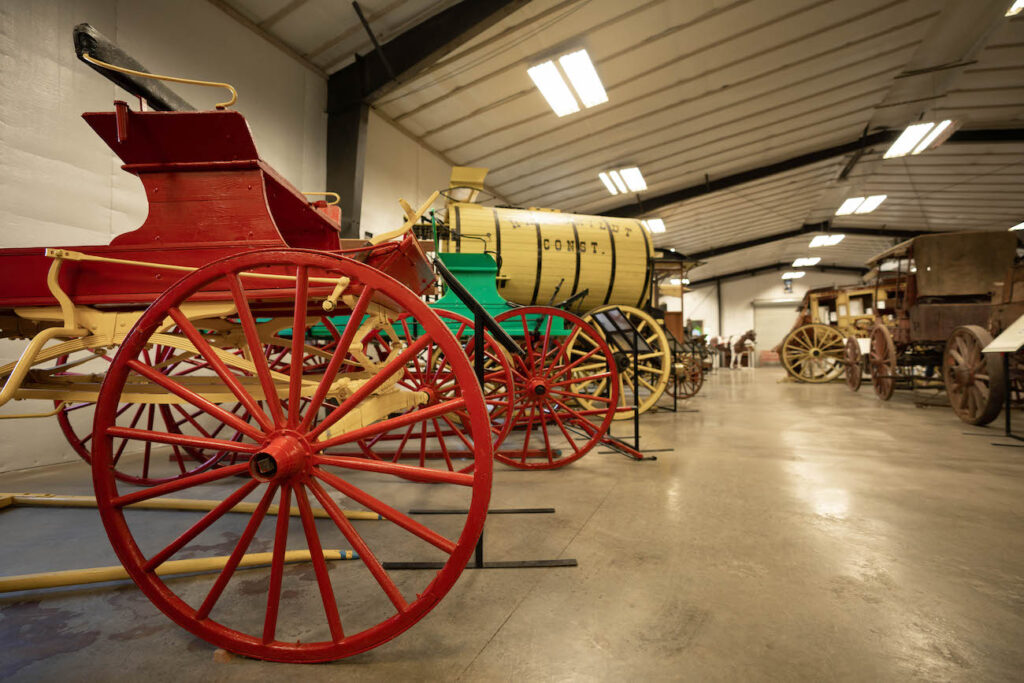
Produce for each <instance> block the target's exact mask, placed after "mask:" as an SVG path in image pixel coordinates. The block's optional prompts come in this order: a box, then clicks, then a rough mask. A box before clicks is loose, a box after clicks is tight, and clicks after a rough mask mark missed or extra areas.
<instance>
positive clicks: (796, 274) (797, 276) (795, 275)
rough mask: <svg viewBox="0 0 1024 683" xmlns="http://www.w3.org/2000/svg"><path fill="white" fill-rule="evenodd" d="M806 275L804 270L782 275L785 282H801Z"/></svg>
mask: <svg viewBox="0 0 1024 683" xmlns="http://www.w3.org/2000/svg"><path fill="white" fill-rule="evenodd" d="M806 274H807V273H805V272H804V271H802V270H796V271H790V272H786V273H783V274H782V279H783V280H799V279H800V278H802V277H803V276H804V275H806Z"/></svg>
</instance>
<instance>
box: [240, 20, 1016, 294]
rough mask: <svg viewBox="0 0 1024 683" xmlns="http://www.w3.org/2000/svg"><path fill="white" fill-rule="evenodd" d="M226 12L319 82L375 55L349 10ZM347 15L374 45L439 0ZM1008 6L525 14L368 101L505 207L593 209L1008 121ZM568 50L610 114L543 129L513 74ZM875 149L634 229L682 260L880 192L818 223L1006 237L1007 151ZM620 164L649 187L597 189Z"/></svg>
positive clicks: (745, 260)
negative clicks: (632, 168) (954, 126)
mask: <svg viewBox="0 0 1024 683" xmlns="http://www.w3.org/2000/svg"><path fill="white" fill-rule="evenodd" d="M230 4H231V5H232V6H233V7H234V8H235V9H237V10H238V11H240V12H242V13H243V14H245V15H246V16H248V17H249V18H250V19H251V20H252V21H254V22H256V23H257V24H261V23H262V24H263V28H264V29H265V30H266V31H268V32H269V33H272V34H273V35H274V36H276V37H277V38H278V39H280V40H282V41H284V42H285V43H287V44H288V45H289V46H290V47H292V48H293V49H294V50H295V51H297V52H298V53H300V54H302V55H305V56H306V58H307V59H309V60H310V61H312V62H313V63H314V64H316V65H317V66H318V67H320V68H322V69H323V70H324V71H327V72H331V71H334V70H336V69H338V68H340V67H341V66H344V65H345V64H347V63H348V62H350V61H351V59H352V53H353V52H359V53H361V54H365V53H367V52H368V51H369V50H370V49H372V48H371V45H370V42H369V40H368V38H367V37H366V35H365V32H364V31H363V29H362V27H361V25H360V24H359V22H358V19H357V18H356V16H355V13H354V11H353V10H352V8H351V5H350V4H349V3H347V2H345V3H336V2H329V1H328V0H305V1H304V2H303V1H301V0H293V1H291V2H288V1H287V0H230ZM360 4H361V6H362V7H363V9H364V11H365V13H366V14H367V18H368V19H369V21H370V23H371V24H372V25H373V27H374V30H375V31H376V32H377V33H379V35H380V38H381V39H382V42H386V40H388V39H390V38H392V37H394V36H395V35H398V34H400V33H401V32H402V31H403V30H405V29H407V28H408V27H409V26H412V25H414V24H415V23H417V22H419V21H422V20H423V19H424V18H425V17H427V16H429V15H430V14H433V13H436V12H437V11H440V10H441V9H443V8H445V7H448V6H450V5H452V4H454V1H453V2H445V3H429V2H400V1H396V0H376V1H375V0H366V1H365V2H361V3H360ZM1009 4H1010V2H1009V0H1005V1H1002V0H947V1H945V2H943V1H942V0H858V2H849V1H848V0H732V1H728V0H717V1H714V0H689V1H682V0H650V1H648V2H641V3H623V2H620V1H619V0H533V1H532V2H530V3H529V4H527V5H526V6H525V7H524V8H522V9H520V10H518V11H516V12H514V13H512V14H511V15H509V16H508V17H506V18H504V19H503V20H502V21H500V22H498V23H497V24H496V25H494V26H492V27H490V28H489V29H488V30H486V31H484V32H483V33H482V34H480V35H479V36H477V37H476V38H474V39H473V40H471V41H469V42H467V43H466V44H465V45H464V46H462V47H461V48H460V49H459V50H457V51H456V52H454V53H452V54H451V55H449V56H448V57H446V58H445V59H443V60H442V61H441V62H439V63H438V64H436V65H434V66H433V67H432V68H430V69H428V70H427V71H425V72H423V73H421V74H419V75H418V76H417V77H416V78H414V79H412V80H409V81H403V82H402V83H401V84H400V85H398V86H397V87H395V88H393V89H392V90H390V92H388V93H387V94H386V95H385V96H383V97H382V98H380V99H379V100H377V101H376V102H375V103H374V106H375V107H376V108H377V109H378V110H379V111H380V112H381V113H383V114H384V115H386V116H387V117H389V118H390V119H392V120H394V121H395V122H397V124H398V125H400V126H402V127H403V128H404V129H406V130H407V131H408V132H409V133H411V134H412V135H413V136H415V137H417V138H419V139H420V140H421V141H422V142H423V143H424V144H426V145H428V146H429V147H431V148H433V149H434V150H436V151H437V152H439V153H441V154H443V155H445V156H446V157H448V158H449V159H451V160H452V161H454V162H455V163H458V164H460V165H466V166H486V167H488V168H490V169H491V172H490V175H489V176H488V178H487V182H488V185H489V186H490V187H491V188H492V189H493V190H494V191H496V192H497V193H498V194H499V195H501V197H502V198H503V199H504V200H507V201H508V202H510V203H513V204H515V205H520V206H548V207H556V208H560V209H562V210H566V211H576V212H582V213H600V212H602V211H606V210H609V209H612V208H615V207H619V206H622V205H623V204H624V203H630V202H633V201H635V200H636V199H639V200H640V201H641V202H643V200H644V199H645V198H651V197H656V196H658V195H661V194H664V193H666V192H670V191H673V190H677V189H680V188H686V187H691V186H695V185H699V184H701V183H703V182H705V179H706V178H711V179H715V178H721V177H723V176H727V175H730V174H733V173H737V172H740V171H745V170H748V169H753V168H758V167H761V166H764V165H768V164H773V163H776V162H779V161H782V160H785V159H789V158H792V157H794V156H797V155H801V154H805V153H808V152H812V151H815V150H819V149H823V148H828V147H831V146H834V145H839V144H843V143H849V142H852V141H855V140H857V139H858V138H859V137H860V136H861V135H862V134H863V133H864V132H865V131H866V130H868V129H869V128H870V129H871V130H875V129H878V128H880V127H890V128H900V127H902V125H905V124H906V123H910V122H911V121H912V120H915V119H916V118H917V117H919V116H924V117H925V118H926V120H927V119H930V118H947V117H950V118H957V119H959V120H961V121H963V128H964V129H972V128H1022V127H1024V16H1019V17H1017V18H1014V19H1009V18H1003V17H1002V13H1003V12H1004V11H1005V7H1002V5H1006V6H1007V7H1008V6H1009ZM579 46H584V47H586V48H587V50H588V52H589V53H590V55H591V58H592V59H593V61H594V63H595V65H596V67H597V70H598V72H599V74H600V76H601V78H602V80H603V82H604V84H605V88H606V90H607V92H608V97H609V102H607V103H606V104H603V105H599V106H597V107H594V108H592V109H589V110H584V111H583V112H580V113H578V114H573V115H570V116H567V117H564V118H561V119H560V118H558V117H556V116H555V115H554V114H553V113H552V112H551V110H550V108H549V107H548V105H547V104H546V103H545V101H544V99H543V98H542V97H541V95H540V94H539V92H538V91H537V90H536V88H534V87H533V84H532V82H531V81H530V79H529V77H528V76H527V74H526V69H527V67H528V66H530V65H532V64H533V63H536V62H537V61H539V60H540V59H542V58H545V57H548V56H551V55H557V54H561V53H562V52H565V51H568V50H569V49H572V48H576V47H579ZM964 63H966V65H965V64H964ZM950 64H952V65H953V67H954V68H947V67H949V66H950ZM958 64H959V66H957V65H958ZM936 67H942V68H936ZM907 72H923V73H916V75H915V74H914V73H911V74H908V73H907ZM882 152H884V148H882V147H879V148H877V149H874V150H871V151H869V152H868V153H866V154H865V155H864V156H863V157H862V158H860V159H859V161H858V162H857V164H856V166H855V167H854V168H853V170H852V172H851V173H850V174H849V176H848V177H847V178H846V180H845V181H842V182H840V181H837V177H838V175H839V173H840V171H841V170H842V169H843V168H844V167H845V166H846V164H847V162H848V161H849V157H848V156H847V157H836V158H833V159H828V160H825V161H822V162H819V163H816V164H813V165H809V166H804V167H802V168H798V169H795V170H792V171H787V172H785V173H781V174H778V175H775V176H772V177H769V178H765V179H762V180H759V181H755V182H752V183H748V184H746V185H740V186H736V187H733V188H732V189H729V190H723V191H718V192H714V193H711V194H709V195H704V196H700V197H697V198H694V199H689V200H686V201H683V202H679V203H677V204H675V205H671V206H666V207H664V208H661V209H659V210H658V211H656V212H652V213H651V214H649V215H652V216H654V215H657V216H660V217H662V218H664V220H665V223H666V226H667V231H666V233H665V234H663V235H660V236H658V237H657V238H656V243H657V244H658V245H659V246H666V247H674V248H676V249H677V250H679V251H680V252H684V253H685V252H690V251H700V250H704V249H708V248H711V247H719V246H723V245H728V244H731V243H735V242H742V241H745V240H750V239H754V238H758V237H762V236H765V235H771V234H773V233H780V232H785V231H787V230H793V229H795V228H799V227H800V226H801V225H803V224H805V223H813V222H818V221H823V220H828V219H833V214H834V211H835V208H836V207H838V205H839V204H840V203H841V202H842V200H843V199H844V198H845V197H847V196H854V195H858V194H887V195H889V198H888V200H887V201H886V202H885V203H884V204H883V205H882V207H881V208H880V209H879V210H878V211H876V212H874V213H872V214H869V215H864V216H856V217H850V216H847V217H836V218H834V224H835V225H836V226H848V227H849V226H857V227H883V226H884V227H888V228H902V229H932V230H949V229H1004V230H1005V229H1006V228H1007V227H1009V226H1010V225H1013V224H1015V223H1019V222H1021V221H1024V192H1021V191H1019V188H1020V186H1021V181H1022V180H1024V144H1021V143H998V144H996V143H988V144H973V143H972V144H963V143H955V144H954V143H952V142H950V143H947V144H945V145H943V146H941V147H939V148H937V149H935V150H931V151H928V152H926V153H924V154H922V155H920V156H917V157H912V158H909V159H894V160H886V161H882V160H881V158H880V157H881V153H882ZM626 164H637V165H639V166H640V168H641V170H642V171H643V173H644V176H645V177H646V179H647V183H648V190H647V191H646V192H643V193H641V194H640V195H639V197H630V198H627V199H625V200H624V198H623V196H621V195H620V196H617V197H611V196H609V195H608V193H607V192H606V191H605V189H604V188H603V186H602V185H601V183H600V182H599V180H598V178H597V173H598V171H600V170H604V169H608V168H619V167H621V166H623V165H626ZM807 241H809V237H802V238H799V239H795V240H788V241H784V242H775V243H771V244H767V245H762V246H759V247H754V248H751V249H746V250H744V251H740V252H734V253H732V254H728V255H723V256H718V257H713V258H711V259H710V262H709V263H708V265H706V266H704V267H702V268H700V269H699V272H698V271H695V272H694V276H696V277H712V276H714V275H720V274H723V273H729V272H734V271H736V270H741V269H743V268H747V267H755V266H759V265H763V264H766V263H773V262H776V261H786V260H790V259H791V258H795V257H797V256H804V255H807V254H805V253H804V252H805V251H806V249H805V247H806V242H807ZM888 244H891V240H889V239H887V238H884V237H883V238H880V239H879V238H869V237H852V236H851V237H848V238H847V240H845V241H844V242H843V243H842V244H841V245H839V246H837V247H833V248H826V249H824V250H815V251H823V252H827V254H825V253H822V254H816V255H821V256H823V259H824V260H823V263H832V262H834V263H837V264H840V265H861V264H862V263H863V261H864V260H865V258H866V257H868V256H870V255H871V253H873V252H874V251H877V250H878V249H880V248H884V247H885V246H887V245H888Z"/></svg>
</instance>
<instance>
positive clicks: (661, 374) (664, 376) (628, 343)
mask: <svg viewBox="0 0 1024 683" xmlns="http://www.w3.org/2000/svg"><path fill="white" fill-rule="evenodd" d="M583 319H584V320H586V321H587V322H588V323H590V324H591V325H592V326H593V327H594V328H595V329H596V330H597V331H598V332H599V333H600V334H601V336H602V337H603V338H604V339H605V341H607V342H608V345H609V346H610V347H611V348H612V350H613V351H614V353H613V356H614V358H615V364H616V367H617V369H618V371H619V407H620V408H632V407H633V406H634V405H638V406H639V408H640V412H641V413H644V412H646V411H647V410H648V409H649V408H650V407H651V406H653V405H654V404H655V403H657V402H658V399H660V398H661V395H662V394H664V393H665V388H666V387H668V382H669V379H670V377H671V374H672V351H671V348H670V347H669V343H668V337H667V336H666V335H665V330H664V329H662V327H661V325H659V324H658V321H657V320H655V319H654V318H652V317H651V316H649V315H647V314H646V313H644V312H643V311H641V310H640V309H639V308H633V307H632V306H601V307H599V308H595V309H593V310H592V311H589V312H588V313H587V314H586V315H584V316H583ZM629 329H636V331H637V332H639V333H640V337H639V338H638V339H637V342H638V346H639V347H640V348H639V353H638V354H637V358H636V367H637V377H636V384H637V386H638V388H639V391H638V396H634V395H633V385H634V378H633V358H632V340H631V339H630V335H629V334H620V333H618V332H616V330H629ZM574 346H575V345H574ZM585 352H586V349H575V348H574V349H572V350H571V351H570V353H571V354H579V355H582V354H584V353H585ZM580 393H584V392H580ZM578 400H579V402H580V403H581V404H582V405H583V406H584V407H585V408H587V409H590V408H593V407H594V406H593V405H591V403H592V402H590V401H588V400H586V399H583V398H580V399H578ZM632 417H633V411H632V410H620V411H618V412H616V413H615V419H616V420H628V419H631V418H632Z"/></svg>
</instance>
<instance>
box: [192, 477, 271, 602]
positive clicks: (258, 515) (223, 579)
mask: <svg viewBox="0 0 1024 683" xmlns="http://www.w3.org/2000/svg"><path fill="white" fill-rule="evenodd" d="M276 491H277V484H276V483H273V484H271V485H270V486H268V487H267V492H266V493H264V494H263V498H262V499H261V500H260V502H259V505H257V506H256V510H255V511H254V512H253V513H252V517H250V518H249V523H248V524H246V525H245V531H243V532H242V536H241V537H240V538H239V539H238V543H237V544H235V549H234V550H233V551H232V552H231V557H229V558H228V561H227V564H225V565H224V568H223V569H222V570H221V571H220V575H219V576H218V577H217V580H216V581H215V582H214V584H213V586H212V587H211V588H210V592H209V593H207V594H206V599H205V600H203V604H202V605H200V607H199V610H198V611H197V612H196V618H197V619H199V620H203V619H206V618H207V617H208V616H209V615H210V610H212V609H213V606H214V605H215V604H217V600H218V599H219V598H220V596H221V593H223V592H224V588H226V587H227V585H228V581H230V580H231V577H232V576H233V575H234V573H235V569H237V568H238V563H239V562H241V561H242V556H243V555H245V551H246V550H248V549H249V544H250V543H252V539H253V536H255V535H256V531H257V530H258V529H259V528H260V524H261V523H262V522H263V517H264V516H266V514H267V508H269V507H270V501H272V500H273V499H274V493H275V492H276Z"/></svg>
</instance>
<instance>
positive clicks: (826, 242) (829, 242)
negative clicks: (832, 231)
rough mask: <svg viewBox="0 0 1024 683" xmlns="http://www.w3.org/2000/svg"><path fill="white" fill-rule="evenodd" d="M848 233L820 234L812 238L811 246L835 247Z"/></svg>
mask: <svg viewBox="0 0 1024 683" xmlns="http://www.w3.org/2000/svg"><path fill="white" fill-rule="evenodd" d="M845 237H846V235H818V236H817V237H814V238H813V239H811V244H810V246H811V247H812V248H814V247H834V246H836V245H837V244H839V243H840V242H842V241H843V238H845Z"/></svg>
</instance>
